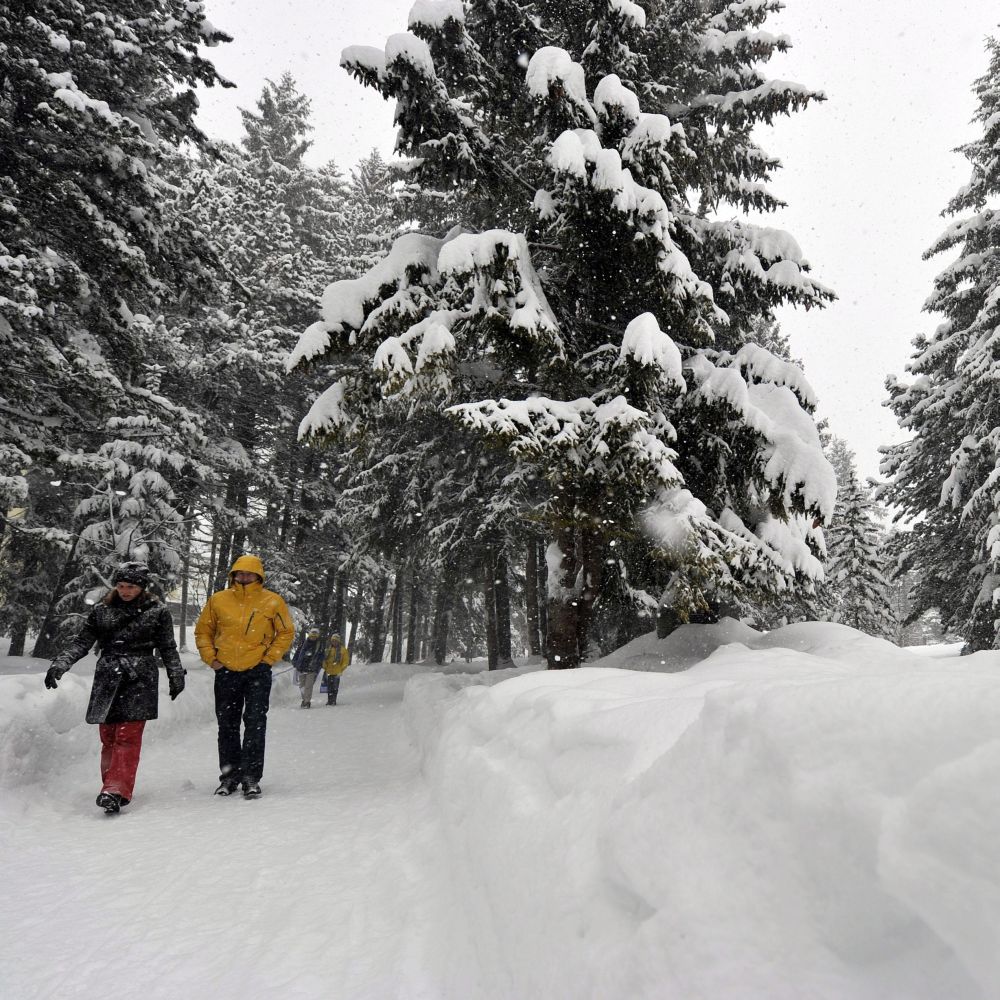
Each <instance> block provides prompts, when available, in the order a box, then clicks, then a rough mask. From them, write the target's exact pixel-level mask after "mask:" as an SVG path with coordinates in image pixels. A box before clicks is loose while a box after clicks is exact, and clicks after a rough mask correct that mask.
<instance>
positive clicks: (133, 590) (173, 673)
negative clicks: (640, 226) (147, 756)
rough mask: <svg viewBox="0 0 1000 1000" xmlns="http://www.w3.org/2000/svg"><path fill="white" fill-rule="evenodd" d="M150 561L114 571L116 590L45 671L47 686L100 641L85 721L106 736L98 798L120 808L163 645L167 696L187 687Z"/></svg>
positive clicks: (128, 791)
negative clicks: (151, 587)
mask: <svg viewBox="0 0 1000 1000" xmlns="http://www.w3.org/2000/svg"><path fill="white" fill-rule="evenodd" d="M149 582H150V581H149V567H148V566H147V565H146V564H145V563H140V562H127V563H124V564H122V565H121V566H119V567H118V569H117V571H116V572H115V575H114V588H113V589H112V590H110V591H109V592H108V593H107V595H106V596H105V597H104V598H103V599H102V600H101V602H100V603H99V604H95V605H94V607H93V608H92V609H91V611H90V613H89V614H88V615H87V619H86V621H85V622H84V623H83V628H82V629H81V630H80V632H79V634H78V635H77V636H76V638H75V639H74V640H73V641H72V642H71V643H70V645H69V647H68V648H67V649H65V650H63V652H61V653H60V654H59V655H58V656H57V657H56V658H55V659H54V660H53V661H52V666H50V667H49V669H48V672H47V673H46V674H45V686H46V687H47V688H56V687H58V686H59V679H60V678H61V677H62V675H63V674H65V673H66V671H67V670H69V668H70V667H71V666H73V664H74V663H76V662H77V660H80V659H82V658H83V657H84V656H86V655H87V653H88V652H89V651H90V649H91V647H92V646H93V645H94V643H95V642H96V643H98V644H99V645H100V650H101V655H100V658H99V659H98V661H97V667H96V668H95V670H94V685H93V687H92V688H91V691H90V703H89V705H88V706H87V722H89V723H91V724H92V725H96V726H98V731H99V732H100V735H101V782H102V785H101V792H100V794H99V795H98V796H97V804H98V805H99V806H100V807H101V808H102V809H103V810H104V811H105V812H106V813H109V814H111V813H116V812H118V811H119V810H120V809H121V807H122V806H127V805H128V804H129V802H131V801H132V792H133V790H134V788H135V775H136V771H137V770H138V768H139V754H140V753H141V751H142V733H143V729H144V728H145V726H146V722H147V721H148V720H149V719H155V718H156V716H157V710H158V707H159V705H158V696H159V692H158V688H159V679H160V671H159V666H158V664H157V661H156V656H155V655H154V654H155V652H157V651H159V654H160V657H161V658H162V660H163V665H164V666H165V667H166V670H167V681H168V684H169V688H170V698H171V700H173V699H174V698H176V697H177V696H178V695H179V694H180V693H181V691H183V690H184V668H183V667H182V666H181V659H180V656H179V655H178V653H177V642H176V640H175V639H174V623H173V619H172V618H171V616H170V611H169V609H168V608H167V607H166V605H165V604H163V603H161V601H160V600H159V599H158V598H157V597H156V596H155V595H154V594H151V593H149V592H148V590H147V588H148V587H149Z"/></svg>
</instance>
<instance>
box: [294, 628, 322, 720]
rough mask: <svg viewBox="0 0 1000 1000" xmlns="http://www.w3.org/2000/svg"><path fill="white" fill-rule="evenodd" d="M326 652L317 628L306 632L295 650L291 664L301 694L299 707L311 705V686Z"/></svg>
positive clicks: (314, 682) (314, 681)
mask: <svg viewBox="0 0 1000 1000" xmlns="http://www.w3.org/2000/svg"><path fill="white" fill-rule="evenodd" d="M325 652H326V643H325V642H323V640H322V639H321V638H320V634H319V629H318V628H311V629H309V631H308V632H307V633H306V637H305V639H304V640H303V642H302V645H301V646H299V648H298V649H297V650H296V651H295V656H294V658H293V659H292V664H293V665H294V667H295V671H296V674H295V678H296V681H297V683H298V685H299V693H300V694H301V695H302V704H301V705H300V706H299V707H300V708H309V707H311V705H312V693H313V687H314V685H315V684H316V674H317V673H319V668H320V667H321V666H322V665H323V656H324V654H325Z"/></svg>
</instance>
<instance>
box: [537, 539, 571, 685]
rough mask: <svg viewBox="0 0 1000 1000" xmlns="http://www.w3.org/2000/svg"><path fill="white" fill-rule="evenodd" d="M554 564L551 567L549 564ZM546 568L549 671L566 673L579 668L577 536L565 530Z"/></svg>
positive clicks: (552, 548) (548, 556)
mask: <svg viewBox="0 0 1000 1000" xmlns="http://www.w3.org/2000/svg"><path fill="white" fill-rule="evenodd" d="M552 563H555V565H554V566H551V565H550V564H552ZM546 564H547V565H550V573H551V572H553V571H554V573H555V579H553V580H549V585H548V590H549V598H548V602H547V603H548V625H549V630H548V644H547V646H546V650H545V653H546V658H547V659H548V666H549V670H568V669H571V668H573V667H578V666H579V665H580V644H579V607H580V605H579V601H578V600H577V594H576V576H577V557H576V535H575V533H574V531H573V530H572V528H564V529H562V530H561V531H560V532H559V535H558V537H557V539H556V540H555V541H554V542H552V543H551V544H550V545H549V550H548V551H547V552H546Z"/></svg>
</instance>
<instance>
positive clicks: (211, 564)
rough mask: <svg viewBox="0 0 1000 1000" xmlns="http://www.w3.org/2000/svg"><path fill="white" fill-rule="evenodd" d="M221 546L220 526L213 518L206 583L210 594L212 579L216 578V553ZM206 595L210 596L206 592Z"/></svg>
mask: <svg viewBox="0 0 1000 1000" xmlns="http://www.w3.org/2000/svg"><path fill="white" fill-rule="evenodd" d="M218 548H219V526H218V524H217V523H216V522H215V521H214V520H213V521H212V548H211V550H210V552H209V556H208V580H207V583H206V589H207V590H208V594H211V593H212V589H213V588H212V581H213V580H214V579H215V555H216V551H217V550H218ZM206 596H208V595H207V594H206Z"/></svg>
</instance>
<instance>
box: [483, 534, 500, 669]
mask: <svg viewBox="0 0 1000 1000" xmlns="http://www.w3.org/2000/svg"><path fill="white" fill-rule="evenodd" d="M496 577H497V568H496V553H495V550H494V548H493V546H492V545H490V546H488V547H487V549H486V560H485V563H484V565H483V603H484V604H485V607H486V664H487V668H488V669H490V670H496V669H497V666H498V663H497V660H498V657H497V582H496Z"/></svg>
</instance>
